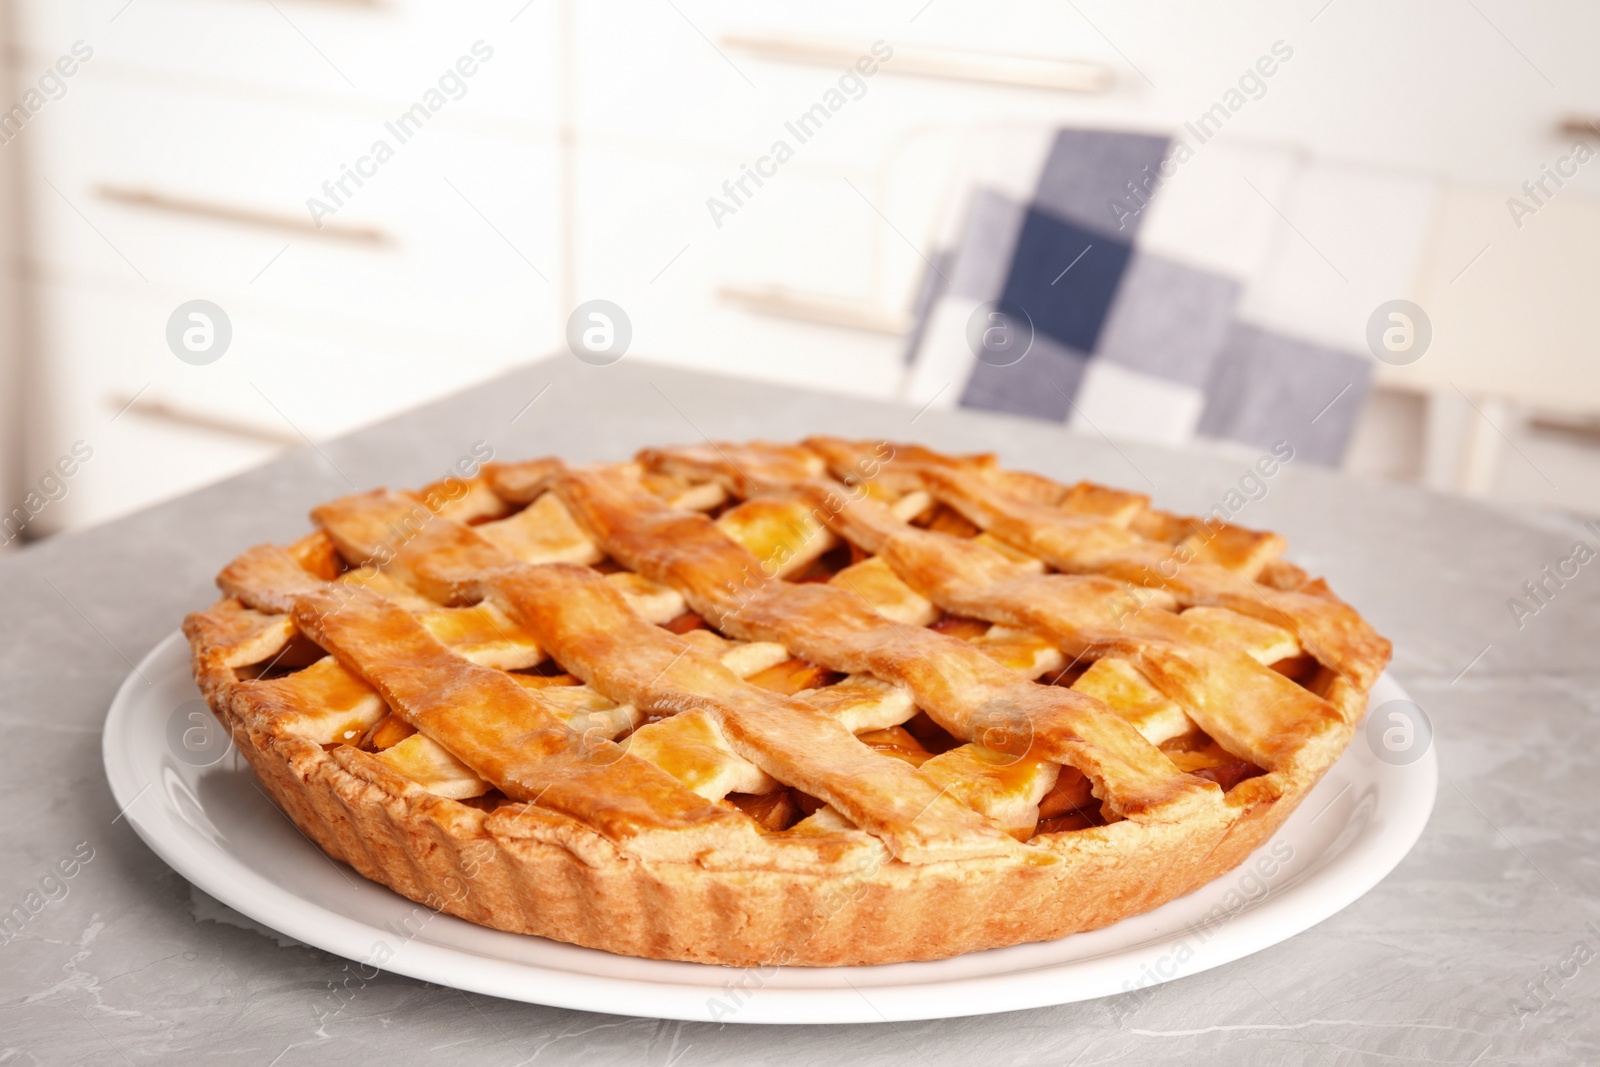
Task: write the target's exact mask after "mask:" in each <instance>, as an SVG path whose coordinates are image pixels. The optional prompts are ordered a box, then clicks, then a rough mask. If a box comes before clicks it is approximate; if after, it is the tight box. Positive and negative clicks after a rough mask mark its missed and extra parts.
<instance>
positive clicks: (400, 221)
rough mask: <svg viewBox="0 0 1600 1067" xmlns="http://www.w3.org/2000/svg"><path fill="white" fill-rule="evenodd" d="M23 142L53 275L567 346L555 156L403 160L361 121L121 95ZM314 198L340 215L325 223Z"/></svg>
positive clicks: (434, 155)
mask: <svg viewBox="0 0 1600 1067" xmlns="http://www.w3.org/2000/svg"><path fill="white" fill-rule="evenodd" d="M46 120H47V121H46ZM25 135H26V136H28V137H30V138H32V145H33V150H34V153H35V155H34V159H35V161H36V163H37V166H36V167H35V174H36V177H34V178H33V179H32V180H31V187H30V194H31V195H32V197H33V200H34V202H35V205H36V210H35V211H34V216H35V220H36V221H35V227H36V229H35V236H36V241H35V244H34V249H33V251H32V253H31V255H32V258H33V260H34V262H35V264H36V266H37V268H38V269H39V270H41V271H42V272H43V273H44V274H45V275H46V276H48V277H54V278H59V279H63V280H68V281H72V282H77V283H88V284H110V285H119V286H120V285H123V284H132V285H133V286H136V287H137V286H148V287H150V288H151V289H152V291H166V290H170V291H173V292H178V293H185V294H187V295H186V296H183V297H181V298H180V299H188V298H193V297H203V298H206V299H210V300H214V301H215V302H217V303H218V304H221V305H223V306H224V307H229V306H230V305H231V304H234V303H238V304H240V305H250V306H256V307H263V308H264V307H268V306H274V305H275V306H278V307H281V308H284V309H286V310H288V311H291V312H292V313H293V314H294V315H296V316H300V317H303V318H306V319H311V320H317V319H320V320H324V321H326V322H328V323H331V324H341V323H347V324H353V325H366V326H369V327H371V328H372V329H373V330H375V331H377V332H378V333H384V332H389V333H398V334H403V335H407V336H411V337H413V338H414V339H415V341H416V342H417V343H423V344H433V345H437V346H441V347H444V346H450V347H452V348H460V349H465V350H470V351H473V352H483V353H492V354H493V357H494V358H499V359H504V358H510V357H515V356H518V355H520V356H524V357H525V356H527V355H529V354H532V353H534V352H537V351H542V350H544V349H546V348H548V347H549V345H550V344H552V343H553V342H554V340H555V338H556V337H557V336H559V333H558V328H557V322H556V309H555V301H556V295H555V294H556V288H555V285H554V284H553V279H554V278H555V270H556V265H557V263H558V262H559V254H558V220H557V206H556V166H555V152H554V148H553V146H552V145H551V144H550V143H548V142H540V141H538V140H535V139H532V138H529V139H522V140H518V139H512V138H506V137H498V136H485V135H480V134H474V133H469V132H463V131H461V130H459V129H451V128H447V127H445V126H430V127H425V128H423V129H421V130H420V132H417V133H415V134H413V135H412V136H411V138H410V139H409V140H407V141H406V142H404V143H399V142H398V139H397V138H396V137H395V136H394V135H393V134H392V133H391V132H390V131H389V130H388V129H386V128H385V127H384V126H383V125H382V124H379V123H373V122H371V121H370V120H366V119H363V118H359V117H350V116H346V115H340V114H316V113H309V112H307V111H305V110H303V109H297V108H294V107H288V106H278V105H271V104H266V103H261V102H254V101H251V102H243V101H239V100H226V101H224V100H218V99H213V98H202V97H198V96H190V95H186V94H182V93H172V92H167V91H164V90H159V89H151V88H148V87H129V86H121V85H117V84H115V83H113V82H111V81H109V80H105V79H100V80H98V81H96V80H87V81H85V82H84V84H83V85H82V86H80V87H79V89H78V91H77V92H75V94H74V95H72V96H69V97H68V98H66V99H64V100H63V101H61V102H60V103H59V104H58V105H56V109H55V110H54V111H52V112H45V113H41V115H40V116H38V119H37V120H36V123H35V124H34V125H33V126H30V127H29V128H28V129H27V130H26V131H25ZM377 141H383V143H386V144H388V145H390V146H391V148H392V150H393V156H392V158H389V159H388V160H387V161H386V162H382V163H379V162H378V161H377V159H376V157H375V156H374V155H373V146H374V143H375V142H377ZM363 160H366V161H367V162H365V163H363ZM357 166H360V167H362V168H363V169H366V170H368V171H370V172H371V174H370V176H369V177H367V178H365V179H363V181H364V184H363V185H361V186H360V187H357V186H356V185H355V184H354V181H353V180H351V179H345V180H344V186H343V189H344V192H346V193H349V194H350V195H349V196H348V197H345V196H343V195H340V190H338V189H334V190H333V194H334V195H330V194H329V192H328V190H326V189H324V188H323V185H324V182H330V181H338V180H340V179H341V178H342V177H343V176H344V174H345V173H346V171H345V169H344V168H346V167H350V168H355V167H357ZM313 197H314V198H316V200H317V201H318V203H319V204H320V205H325V206H326V208H328V209H330V210H331V211H332V213H331V214H326V213H324V212H323V208H322V207H319V208H318V213H319V214H320V215H321V216H322V217H319V218H317V219H316V220H314V219H313V213H312V211H311V210H310V208H308V205H307V201H308V199H310V198H313ZM335 197H337V199H338V200H340V201H342V203H341V204H337V205H336V204H335ZM318 223H321V228H320V229H319V228H318ZM177 302H178V301H174V304H176V303H177Z"/></svg>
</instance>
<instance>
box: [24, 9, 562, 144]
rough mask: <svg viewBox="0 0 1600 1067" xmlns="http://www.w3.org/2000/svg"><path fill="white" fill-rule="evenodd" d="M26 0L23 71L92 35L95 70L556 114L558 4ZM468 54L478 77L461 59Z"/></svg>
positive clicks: (456, 108)
mask: <svg viewBox="0 0 1600 1067" xmlns="http://www.w3.org/2000/svg"><path fill="white" fill-rule="evenodd" d="M17 8H18V27H17V29H18V37H19V40H20V42H21V43H22V45H23V47H24V49H25V50H26V52H27V53H28V54H27V56H25V57H24V59H23V60H22V71H21V73H22V75H23V77H24V78H26V77H27V76H28V71H29V68H30V66H31V65H38V66H39V69H40V70H41V71H42V70H43V69H44V66H45V65H47V64H49V63H50V62H53V61H54V59H55V58H56V57H57V56H59V55H62V54H64V53H66V52H67V51H68V50H69V49H70V47H71V45H72V43H73V42H74V41H80V40H81V41H83V42H84V43H85V44H86V45H88V46H89V47H90V48H92V49H93V50H94V55H93V58H92V59H90V60H89V61H88V62H87V63H86V64H85V65H84V70H85V71H105V72H109V73H116V74H118V75H119V76H122V77H124V78H126V79H128V80H131V81H141V80H143V81H154V82H159V81H168V82H171V81H173V80H175V79H176V80H178V81H181V82H182V83H185V84H187V85H189V86H190V87H192V88H194V89H196V90H199V91H206V92H210V91H216V90H217V89H218V88H219V87H222V86H230V85H231V86H237V87H241V88H244V89H255V90H259V91H263V92H273V93H276V94H277V95H280V96H298V97H300V98H302V99H304V98H306V97H308V96H311V97H315V98H317V99H318V101H319V102H320V103H321V104H322V105H323V106H328V105H332V106H345V107H359V106H362V105H374V104H384V105H393V104H400V103H404V104H406V105H409V104H411V103H415V102H417V101H419V100H421V99H422V98H423V96H424V94H425V93H427V92H428V91H429V90H438V91H440V92H441V93H443V94H444V96H445V97H447V98H448V103H446V104H445V105H444V107H443V109H442V110H444V111H446V112H451V113H453V114H456V115H458V116H466V115H471V116H476V117H478V118H481V119H484V120H491V121H496V122H511V123H519V124H528V123H534V124H541V125H543V126H546V127H548V126H549V125H550V124H552V123H553V122H554V116H555V88H556V64H555V56H556V34H555V32H554V24H555V10H556V9H555V6H554V5H553V4H550V3H534V4H531V5H529V6H528V7H527V8H526V10H523V11H522V12H521V13H520V14H519V15H518V16H517V18H516V19H515V20H514V21H512V20H511V18H510V16H511V14H512V13H513V12H515V10H516V8H515V7H514V6H512V5H511V4H510V3H509V0H508V2H507V3H495V4H487V3H474V4H447V3H439V2H437V0H382V2H380V0H277V2H276V3H255V2H248V3H242V2H239V0H135V2H134V3H131V4H130V3H129V2H128V0H23V2H21V3H19V4H17ZM480 41H481V42H482V45H480V46H479V49H478V53H477V54H476V55H474V53H473V45H474V44H475V43H477V42H480ZM485 56H487V58H486V59H485V58H484V57H485ZM462 57H468V59H469V60H471V62H468V63H466V64H464V65H463V69H465V70H470V71H471V72H472V73H471V74H470V75H464V74H463V73H462V71H461V70H458V69H457V68H456V64H457V62H458V61H459V60H460V59H461V58H462ZM480 60H481V62H480ZM441 79H443V83H442V84H441ZM70 84H71V83H70V82H69V86H70ZM458 97H459V98H458Z"/></svg>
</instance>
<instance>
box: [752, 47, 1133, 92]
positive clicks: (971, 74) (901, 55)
mask: <svg viewBox="0 0 1600 1067" xmlns="http://www.w3.org/2000/svg"><path fill="white" fill-rule="evenodd" d="M721 43H722V45H723V46H724V47H727V48H734V49H738V50H739V51H741V52H746V53H749V54H751V55H754V56H757V57H759V58H761V59H769V60H772V61H774V62H778V63H802V64H806V65H808V66H821V67H838V68H844V67H850V66H853V65H854V64H855V62H856V60H857V59H859V58H861V57H862V56H864V55H870V54H871V51H870V46H869V45H867V44H863V43H861V42H858V41H850V40H835V39H830V38H820V37H794V36H789V35H787V34H784V35H779V34H757V33H729V34H724V35H723V36H722V41H721ZM883 70H884V71H886V72H888V73H891V74H911V75H916V76H920V77H924V78H948V79H952V80H955V81H969V82H987V83H989V84H992V85H1013V86H1020V87H1023V88H1028V89H1054V90H1057V91H1058V92H1068V93H1098V92H1100V91H1102V90H1103V89H1106V88H1107V87H1108V86H1110V84H1111V81H1112V77H1111V71H1110V70H1109V69H1107V68H1106V67H1104V66H1102V65H1100V64H1099V63H1091V62H1088V61H1085V60H1079V59H1051V58H1049V57H1046V56H1023V55H1008V54H1005V53H1001V52H977V51H970V50H967V49H959V48H930V47H926V46H921V45H904V44H897V45H895V46H894V56H893V57H892V58H890V59H887V60H884V62H883Z"/></svg>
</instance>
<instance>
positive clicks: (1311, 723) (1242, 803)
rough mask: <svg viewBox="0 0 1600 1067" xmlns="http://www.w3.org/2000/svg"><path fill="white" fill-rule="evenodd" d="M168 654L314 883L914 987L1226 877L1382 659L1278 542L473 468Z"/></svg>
mask: <svg viewBox="0 0 1600 1067" xmlns="http://www.w3.org/2000/svg"><path fill="white" fill-rule="evenodd" d="M312 517H313V519H314V520H315V523H316V526H317V529H316V531H315V532H313V533H311V534H310V535H308V536H306V537H304V538H302V539H301V540H299V541H296V542H295V543H293V544H291V545H287V546H284V547H278V546H272V545H263V546H258V547H256V548H252V549H250V550H249V551H248V552H245V553H244V554H243V555H241V556H240V557H239V558H238V559H236V560H234V561H233V562H232V563H230V564H228V565H227V566H226V567H225V568H224V569H223V571H222V573H221V574H220V575H219V576H218V579H217V582H218V585H219V586H220V587H221V589H222V591H223V592H224V594H225V598H224V599H222V600H221V601H219V602H218V603H217V604H216V605H214V606H213V607H212V608H211V609H210V610H208V611H204V612H200V613H197V614H194V615H191V616H190V617H189V618H188V619H187V620H186V622H185V625H184V632H185V633H186V634H187V635H188V638H189V641H190V644H191V647H192V650H193V663H194V673H195V678H196V680H197V681H198V682H199V684H200V686H201V688H202V689H203V690H204V692H205V695H206V697H207V699H208V701H209V702H210V705H211V707H212V709H213V710H214V711H215V712H216V714H217V715H218V717H219V718H220V719H221V720H222V721H223V722H224V723H225V724H226V725H227V726H228V727H229V729H230V730H231V732H232V735H233V738H234V741H235V743H236V744H237V745H238V747H239V749H240V751H241V752H243V754H244V755H245V756H246V757H247V758H248V760H249V762H250V764H251V766H252V767H253V768H254V770H255V772H256V774H257V776H258V777H259V778H260V780H261V783H262V785H263V786H264V787H265V790H266V792H268V793H269V794H270V795H271V796H272V798H273V800H275V801H276V802H277V803H278V804H279V805H280V806H281V807H282V808H283V809H284V811H285V812H287V813H288V815H289V817H290V818H291V819H293V821H294V822H295V824H296V825H298V826H299V827H300V829H301V830H303V831H304V832H305V834H306V835H307V836H308V837H310V838H311V839H312V840H313V841H315V842H316V843H317V844H318V845H319V846H321V848H322V849H323V850H324V851H326V852H327V853H328V854H329V855H330V856H333V857H334V858H336V859H339V860H343V861H344V862H346V863H348V864H350V865H351V866H352V867H354V868H355V869H356V870H358V871H360V872H361V873H362V874H363V875H365V876H367V877H368V878H371V879H374V880H376V881H379V882H382V883H383V884H385V885H387V886H390V887H391V888H393V889H394V890H396V891H397V892H399V893H402V894H404V895H405V896H407V897H410V898H411V899H413V900H416V901H419V902H422V903H424V904H426V905H427V906H428V907H431V908H436V909H440V910H444V911H447V912H449V913H451V914H454V915H458V916H460V917H462V918H464V919H468V920H470V921H472V922H475V923H480V924H483V925H486V926H492V927H497V928H499V929H502V930H510V931H516V932H521V933H529V934H538V935H541V936H544V937H549V938H555V939H557V940H560V941H567V942H572V943H575V944H579V945H587V946H590V947H593V948H600V949H606V950H608V951H611V952H619V953H626V954H628V955H634V956H644V957H652V958H657V959H674V960H694V961H700V962H706V963H719V964H731V965H742V966H749V965H763V966H766V965H804V966H826V965H839V964H872V963H890V962H897V961H905V960H926V959H935V958H940V957H946V956H952V955H956V954H958V953H963V952H970V951H973V950H976V949H983V948H991V947H995V946H1001V945H1012V944H1017V943H1019V942H1025V941H1037V940H1042V939H1046V938H1056V937H1061V936H1063V935H1066V934H1070V933H1074V932H1076V931H1081V930H1088V929H1092V928H1095V927H1099V926H1104V925H1106V924H1108V923H1112V922H1115V921H1117V920H1118V919H1121V918H1123V917H1125V916H1128V915H1133V914H1136V913H1138V912H1142V911H1145V910H1148V909H1150V908H1153V907H1155V906H1157V905H1159V904H1162V903H1164V902H1166V901H1168V900H1171V899H1173V898H1174V897H1177V896H1179V895H1181V894H1184V893H1187V892H1190V891H1191V890H1193V889H1195V888H1197V887H1199V886H1201V885H1203V884H1205V883H1206V882H1208V881H1210V880H1211V879H1214V878H1216V877H1217V876H1219V875H1220V874H1222V873H1223V872H1225V871H1228V870H1229V869H1231V868H1233V867H1234V866H1236V865H1237V864H1239V863H1240V862H1241V861H1242V860H1244V858H1245V857H1246V856H1247V855H1248V854H1249V853H1250V852H1251V851H1252V850H1253V849H1254V848H1256V847H1257V846H1258V845H1260V844H1261V843H1262V842H1263V841H1264V840H1265V839H1266V838H1267V837H1268V836H1269V835H1270V834H1271V833H1273V831H1274V830H1275V829H1276V828H1277V827H1278V826H1279V825H1280V824H1281V823H1282V822H1283V820H1284V819H1285V818H1286V817H1287V816H1288V815H1289V813H1290V812H1291V811H1293V810H1294V808H1295V806H1296V805H1297V804H1298V803H1299V802H1300V800H1301V798H1302V797H1304V796H1305V794H1306V792H1307V791H1308V790H1309V789H1310V788H1311V787H1312V786H1313V785H1314V784H1315V783H1316V782H1317V780H1318V779H1319V778H1320V777H1321V775H1322V774H1323V772H1325V771H1326V770H1327V769H1328V767H1329V766H1330V765H1331V764H1332V763H1333V762H1334V761H1335V760H1336V759H1337V758H1338V757H1339V755H1340V753H1341V752H1342V751H1343V750H1344V748H1345V746H1346V744H1347V743H1348V742H1349V740H1350V738H1351V735H1352V733H1353V731H1354V728H1355V725H1356V723H1357V722H1358V721H1359V720H1360V718H1361V716H1362V714H1363V713H1364V710H1365V707H1366V701H1367V694H1368V692H1369V690H1370V689H1371V687H1372V685H1373V683H1374V681H1375V680H1376V679H1377V677H1378V674H1379V672H1380V671H1382V670H1383V668H1384V665H1385V664H1386V663H1387V662H1388V658H1389V651H1390V646H1389V642H1388V641H1386V640H1384V639H1383V638H1382V637H1380V636H1378V635H1377V634H1376V633H1375V632H1374V631H1373V630H1372V628H1371V627H1370V626H1368V625H1367V623H1366V622H1365V621H1363V620H1362V618H1361V617H1360V616H1359V615H1358V614H1357V613H1356V612H1355V611H1354V610H1353V609H1351V608H1350V607H1349V606H1347V605H1346V604H1344V603H1343V602H1342V601H1340V600H1339V599H1338V598H1336V597H1335V596H1334V595H1333V593H1332V592H1331V591H1330V590H1329V589H1328V587H1327V585H1326V583H1324V582H1323V581H1322V580H1321V579H1311V578H1309V577H1308V576H1307V575H1306V573H1305V572H1304V571H1302V570H1301V569H1300V568H1298V567H1296V566H1295V565H1294V564H1292V563H1288V562H1286V561H1285V560H1283V559H1282V558H1280V553H1281V552H1282V551H1283V549H1284V542H1283V539H1282V538H1281V537H1279V536H1278V535H1277V534H1273V533H1261V532H1257V531H1253V530H1247V529H1244V528H1242V527H1239V526H1235V525H1232V524H1229V523H1227V522H1225V521H1223V520H1222V519H1221V518H1220V517H1216V516H1213V517H1212V518H1210V519H1200V518H1186V517H1183V516H1180V515H1175V514H1171V513H1168V512H1165V511H1159V510H1156V509H1154V508H1151V507H1150V506H1149V503H1148V500H1147V498H1146V497H1144V496H1142V495H1140V494H1137V493H1127V492H1121V491H1119V490H1116V489H1110V488H1106V487H1103V486H1099V485H1093V484H1089V483H1086V482H1080V483H1078V484H1076V485H1063V484H1060V483H1057V482H1054V481H1051V480H1049V479H1047V478H1044V477H1041V476H1039V475H1036V474H1027V473H1020V472H1014V471H1008V470H1005V469H1002V468H1001V467H1000V466H998V465H997V463H996V461H995V458H994V457H993V456H990V455H958V456H953V455H943V454H940V453H938V452H934V451H932V450H930V449H927V448H924V447H921V446H918V445H902V444H889V443H887V442H882V441H849V440H841V439H837V438H824V437H818V438H812V439H809V440H807V441H805V442H804V443H803V444H801V445H783V444H767V443H751V444H743V445H734V444H709V443H708V444H703V445H693V446H685V447H671V448H659V449H649V450H646V451H644V452H642V453H640V454H639V455H638V456H637V457H636V459H635V460H634V462H632V463H612V464H601V465H596V466H585V467H574V466H568V465H567V464H565V463H563V462H562V461H560V460H559V459H540V460H532V461H529V462H524V463H503V464H502V463H496V464H489V465H487V466H485V467H484V468H483V470H482V471H481V472H479V473H478V474H476V475H475V476H474V477H472V478H470V479H450V480H447V481H445V482H441V483H438V484H435V485H433V486H429V487H427V488H425V489H423V490H420V491H417V492H395V491H391V490H387V489H384V490H377V491H375V492H369V493H362V494H357V495H354V496H347V497H344V498H342V499H339V500H335V501H333V502H332V503H328V504H324V505H322V506H321V507H318V508H316V509H315V510H314V511H313V512H312Z"/></svg>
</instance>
